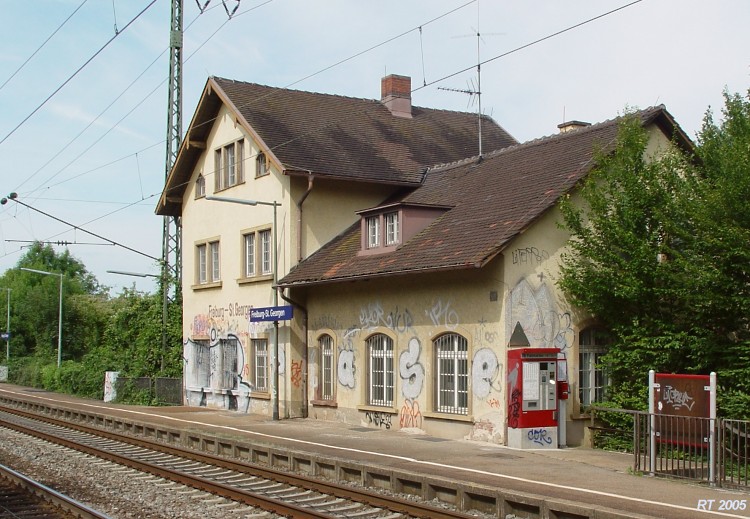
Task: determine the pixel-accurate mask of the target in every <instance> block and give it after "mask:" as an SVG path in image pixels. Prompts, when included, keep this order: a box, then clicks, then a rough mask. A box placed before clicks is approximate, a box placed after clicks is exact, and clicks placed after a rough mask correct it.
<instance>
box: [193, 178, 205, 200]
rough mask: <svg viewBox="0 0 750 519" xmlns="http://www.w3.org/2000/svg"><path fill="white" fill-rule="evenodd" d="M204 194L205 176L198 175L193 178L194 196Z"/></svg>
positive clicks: (199, 196) (198, 196)
mask: <svg viewBox="0 0 750 519" xmlns="http://www.w3.org/2000/svg"><path fill="white" fill-rule="evenodd" d="M204 196H206V177H204V176H203V175H198V178H197V179H196V180H195V198H201V197H204Z"/></svg>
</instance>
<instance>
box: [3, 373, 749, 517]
mask: <svg viewBox="0 0 750 519" xmlns="http://www.w3.org/2000/svg"><path fill="white" fill-rule="evenodd" d="M0 399H3V400H4V399H24V400H27V401H32V402H35V403H37V404H38V405H50V406H52V405H57V404H59V405H64V406H66V407H70V408H71V409H78V410H80V412H85V413H89V414H92V415H102V416H108V417H110V420H112V419H114V420H121V421H122V422H123V423H127V424H131V425H125V427H144V426H145V427H146V428H147V429H149V431H152V434H155V435H158V434H162V435H164V437H169V438H174V441H180V442H183V443H188V444H191V445H193V446H195V447H199V448H203V449H204V450H208V451H213V452H216V453H219V454H224V453H226V449H231V450H232V453H233V454H232V455H235V456H238V457H246V458H247V459H248V460H249V461H257V462H264V463H269V464H271V465H275V466H280V467H283V468H291V469H294V470H299V471H305V472H310V473H322V474H323V475H328V476H331V477H342V475H343V477H344V478H346V477H347V476H349V477H350V478H351V479H353V480H357V479H359V480H362V481H363V482H366V483H369V484H374V485H375V486H383V487H388V488H390V487H393V488H394V489H396V490H401V491H406V492H410V493H417V494H422V495H423V496H425V497H426V498H431V499H432V498H436V499H440V500H444V501H448V502H451V501H453V500H456V501H460V502H461V505H462V506H467V501H468V508H471V507H474V508H477V509H479V510H484V509H488V510H494V508H492V507H493V506H496V507H497V510H498V511H497V514H498V516H499V517H503V518H505V517H506V515H508V514H512V515H511V516H515V517H529V518H535V517H551V518H556V519H562V518H569V519H575V518H585V517H589V518H625V517H659V518H675V519H678V518H679V519H682V518H688V519H689V518H694V517H695V518H699V517H700V518H706V517H750V503H748V501H750V493H747V492H739V491H734V490H724V489H717V488H711V487H709V486H703V485H700V484H692V483H687V482H683V481H675V480H667V479H663V478H655V477H650V476H641V475H635V474H633V473H632V466H633V458H632V455H628V454H621V453H612V452H606V451H600V450H593V449H586V448H566V449H556V450H549V449H543V450H518V449H511V448H507V447H502V446H497V445H493V444H487V443H479V442H471V441H465V440H445V439H441V438H435V437H431V436H427V435H424V434H420V433H419V432H418V431H417V430H408V429H407V430H401V431H392V430H389V429H386V428H376V427H373V426H372V425H371V424H370V425H368V424H365V423H352V424H341V423H338V422H335V423H334V422H327V421H320V420H312V419H290V420H280V421H271V420H269V419H268V418H267V417H265V416H256V415H246V414H238V413H233V412H227V411H216V410H210V409H206V408H195V407H144V406H125V405H119V404H105V403H102V402H99V401H93V400H86V399H80V398H75V397H71V396H68V395H60V394H55V393H48V392H44V391H40V390H37V389H31V388H24V387H20V386H14V385H10V384H0ZM133 424H139V425H133ZM158 431H162V432H161V433H160V432H158ZM326 471H330V473H326ZM389 485H390V487H389ZM498 496H500V497H499V498H498ZM497 499H500V501H503V502H502V503H501V505H497V504H495V501H496V500H497ZM722 504H723V505H724V507H725V508H726V507H727V506H729V507H731V508H741V507H742V505H743V504H744V508H745V509H744V510H732V509H731V508H730V510H720V507H721V506H722ZM493 513H494V512H493ZM501 514H502V515H501Z"/></svg>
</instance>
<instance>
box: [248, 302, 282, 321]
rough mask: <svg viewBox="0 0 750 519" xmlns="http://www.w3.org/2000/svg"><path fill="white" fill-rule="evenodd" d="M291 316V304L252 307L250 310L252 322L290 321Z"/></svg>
mask: <svg viewBox="0 0 750 519" xmlns="http://www.w3.org/2000/svg"><path fill="white" fill-rule="evenodd" d="M291 318H292V307H291V306H268V307H265V308H252V309H251V310H250V322H251V323H255V322H258V321H288V320H289V319H291Z"/></svg>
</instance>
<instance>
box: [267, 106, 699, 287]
mask: <svg viewBox="0 0 750 519" xmlns="http://www.w3.org/2000/svg"><path fill="white" fill-rule="evenodd" d="M638 115H640V117H641V118H642V121H643V123H644V125H648V124H651V123H656V124H657V125H658V126H659V127H661V128H662V129H663V131H665V133H666V134H667V135H669V136H670V137H671V136H672V134H673V133H675V132H677V137H678V139H679V140H681V141H682V144H683V145H688V146H689V140H688V139H687V137H685V135H684V134H683V133H682V132H681V130H679V127H677V126H676V124H675V123H674V121H673V120H672V118H671V116H669V114H668V113H667V112H666V110H665V109H664V107H663V106H660V107H655V108H650V109H647V110H643V111H641V112H639V114H638ZM618 124H619V120H618V119H614V120H611V121H607V122H604V123H600V124H597V125H593V126H589V127H586V128H582V129H579V130H576V131H572V132H569V133H564V134H558V135H555V136H551V137H546V138H542V139H538V140H534V141H531V142H528V143H525V144H521V145H518V146H513V147H510V148H506V149H503V150H500V151H496V152H493V153H491V154H488V155H485V156H484V158H483V160H481V161H478V160H476V159H468V160H465V161H462V162H458V163H454V164H451V165H446V166H442V167H438V168H435V169H431V170H429V171H428V173H427V175H426V178H425V181H424V184H423V185H422V186H420V187H419V188H417V189H415V190H413V191H412V192H411V193H410V194H408V195H407V196H405V197H404V198H403V202H404V203H406V204H415V205H421V204H425V205H434V206H447V207H450V208H451V209H450V210H448V211H447V212H446V213H444V214H443V215H442V216H440V217H439V218H438V219H437V220H435V221H434V222H433V223H432V224H431V225H429V226H428V227H427V228H425V229H424V230H423V231H422V232H421V233H419V234H417V235H416V236H415V237H413V238H412V239H410V240H409V241H408V242H407V243H405V244H404V245H402V246H401V247H400V248H398V249H397V250H395V251H393V252H388V253H384V254H380V255H374V256H358V255H357V252H358V251H359V249H360V236H359V233H360V228H359V224H358V223H357V224H356V225H354V226H352V227H350V228H349V229H348V230H346V231H345V232H344V233H342V234H341V235H339V236H338V237H337V238H335V239H334V240H332V241H331V242H329V243H328V244H326V245H324V246H323V247H322V248H321V249H320V250H319V251H317V252H316V253H314V254H313V255H312V256H310V257H309V258H307V259H305V260H304V261H302V262H300V263H299V264H298V265H297V266H296V267H295V268H294V269H292V271H291V272H290V273H289V274H288V275H287V276H285V277H284V278H283V279H282V280H280V284H281V285H285V286H291V285H300V284H314V283H324V282H334V281H343V280H348V279H355V278H368V277H378V276H387V275H396V274H404V273H409V272H426V271H434V270H450V269H461V268H472V267H481V266H483V265H485V264H486V263H487V262H488V261H489V260H491V259H492V258H494V257H495V256H496V255H497V254H498V253H500V252H502V250H503V248H504V247H505V246H506V245H507V244H508V243H509V241H510V240H511V239H513V238H514V237H515V236H517V235H518V234H519V233H520V232H522V231H523V230H524V229H526V228H527V227H528V226H529V225H530V224H531V223H533V222H534V221H535V220H536V219H537V218H539V217H540V216H541V215H542V214H543V213H544V212H545V211H547V210H548V209H550V208H551V207H552V206H553V205H554V204H555V203H556V201H557V200H558V199H559V198H560V196H562V195H563V194H564V193H566V192H568V191H569V190H570V189H571V188H572V187H573V186H574V185H575V184H576V183H577V182H578V181H579V180H581V179H582V178H583V177H584V176H585V175H586V174H587V173H588V172H589V171H590V170H591V168H592V167H593V165H594V164H593V157H594V153H595V150H596V149H607V147H608V146H611V145H612V144H613V143H614V141H615V139H616V136H617V131H618ZM670 128H671V129H670Z"/></svg>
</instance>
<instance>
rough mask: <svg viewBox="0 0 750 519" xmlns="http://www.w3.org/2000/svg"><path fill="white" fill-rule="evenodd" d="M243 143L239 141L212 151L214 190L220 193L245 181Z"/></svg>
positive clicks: (241, 140)
mask: <svg viewBox="0 0 750 519" xmlns="http://www.w3.org/2000/svg"><path fill="white" fill-rule="evenodd" d="M244 150H245V141H244V139H240V140H238V141H236V142H233V143H231V144H227V145H226V146H224V147H222V148H218V149H217V150H215V151H214V171H215V183H214V189H215V190H216V191H220V190H222V189H226V188H228V187H232V186H236V185H237V184H241V183H242V182H244V181H245V177H244V171H243V164H244Z"/></svg>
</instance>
